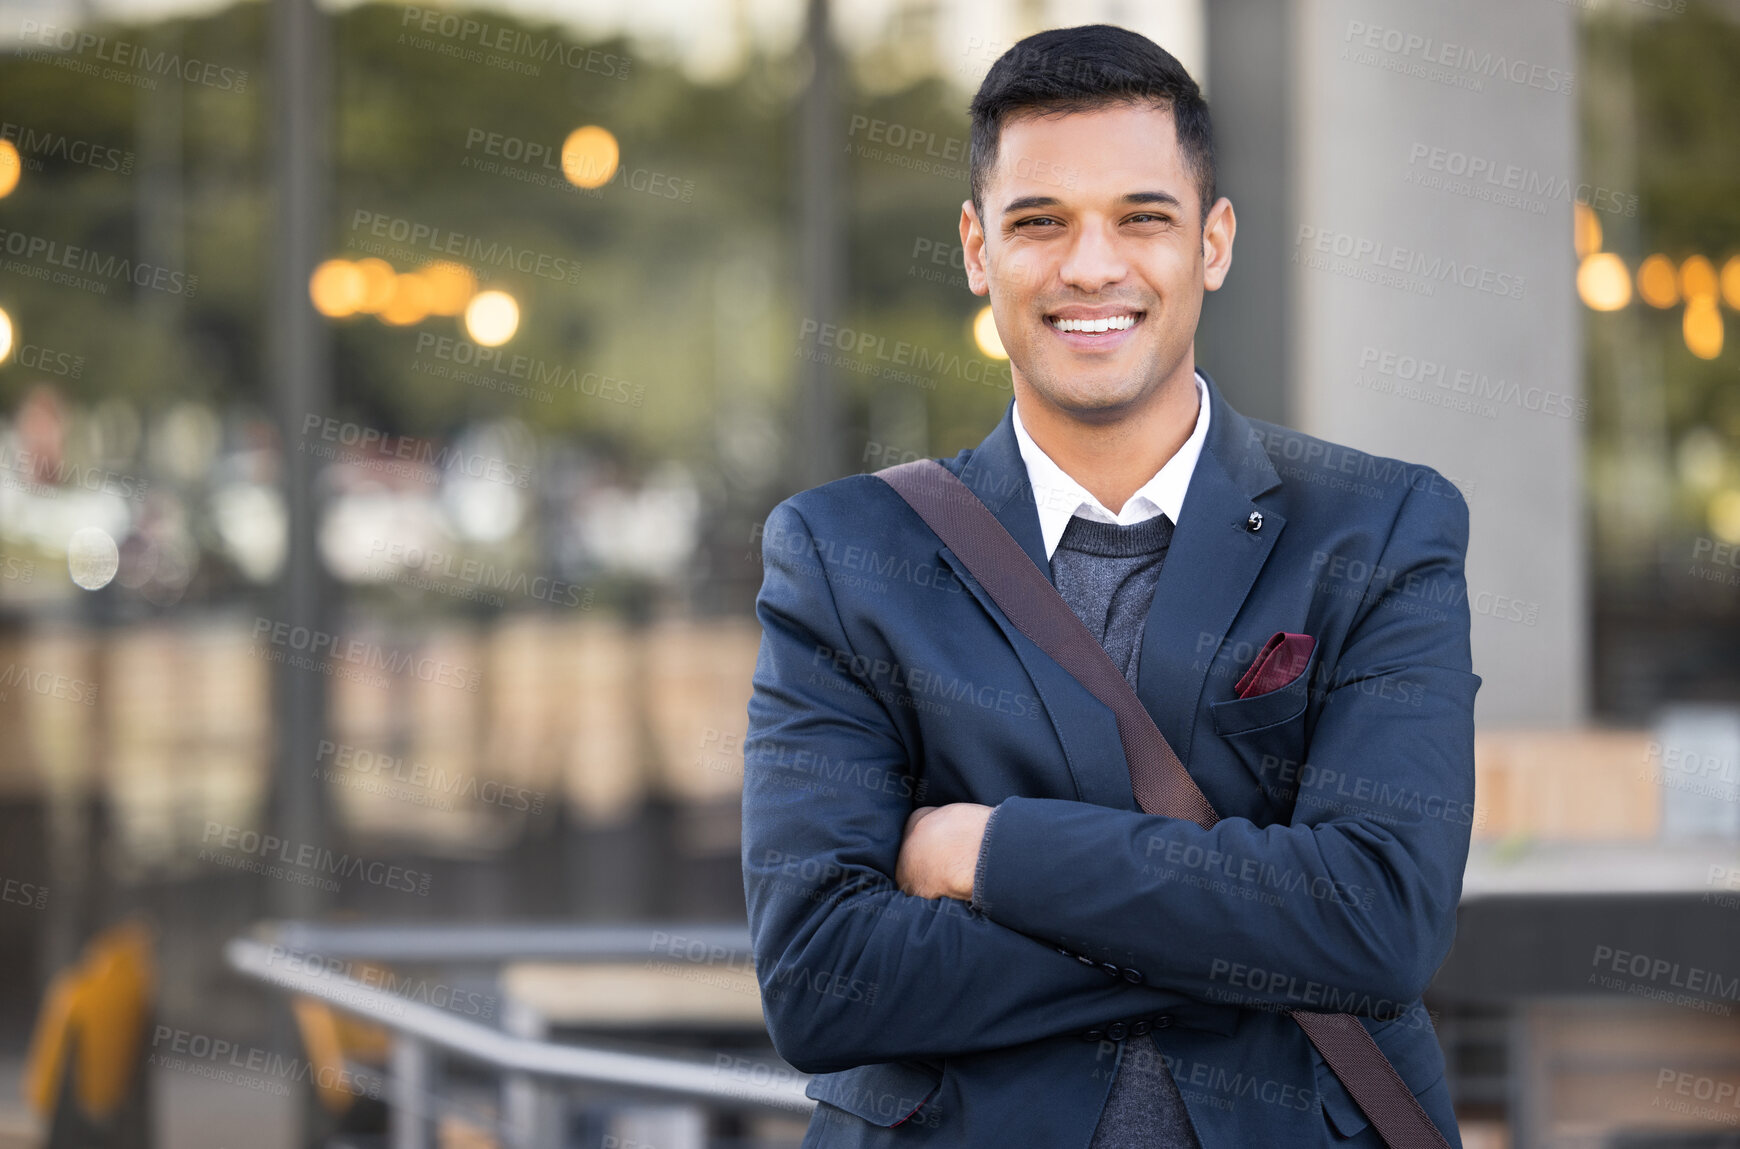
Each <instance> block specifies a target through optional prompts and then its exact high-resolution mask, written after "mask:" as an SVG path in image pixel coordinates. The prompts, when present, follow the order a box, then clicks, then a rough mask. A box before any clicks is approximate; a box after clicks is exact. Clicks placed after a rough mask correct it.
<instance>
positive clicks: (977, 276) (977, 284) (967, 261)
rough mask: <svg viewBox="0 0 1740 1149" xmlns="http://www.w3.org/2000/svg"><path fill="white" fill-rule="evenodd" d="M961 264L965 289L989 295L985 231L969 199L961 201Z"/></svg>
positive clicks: (975, 293) (977, 293) (989, 277)
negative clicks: (965, 279) (965, 274)
mask: <svg viewBox="0 0 1740 1149" xmlns="http://www.w3.org/2000/svg"><path fill="white" fill-rule="evenodd" d="M961 264H962V266H964V267H965V268H966V269H967V287H968V288H969V289H970V290H971V291H972V293H973V294H974V295H986V294H989V293H990V290H991V276H990V273H989V272H987V271H986V270H985V229H984V228H983V227H982V226H981V225H980V223H979V213H978V210H977V209H976V208H974V207H973V201H972V200H970V199H969V200H962V201H961Z"/></svg>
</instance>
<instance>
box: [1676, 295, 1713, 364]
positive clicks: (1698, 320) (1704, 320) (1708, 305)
mask: <svg viewBox="0 0 1740 1149" xmlns="http://www.w3.org/2000/svg"><path fill="white" fill-rule="evenodd" d="M1680 329H1681V330H1682V331H1683V332H1684V333H1685V336H1686V349H1687V350H1688V351H1690V352H1691V353H1692V354H1693V355H1696V356H1697V357H1698V358H1699V359H1714V358H1715V357H1716V356H1718V355H1720V354H1722V313H1721V312H1720V311H1718V310H1717V309H1716V297H1715V296H1713V295H1700V296H1698V297H1697V298H1696V299H1692V300H1688V301H1687V302H1686V314H1685V316H1684V317H1683V318H1682V319H1681V321H1680Z"/></svg>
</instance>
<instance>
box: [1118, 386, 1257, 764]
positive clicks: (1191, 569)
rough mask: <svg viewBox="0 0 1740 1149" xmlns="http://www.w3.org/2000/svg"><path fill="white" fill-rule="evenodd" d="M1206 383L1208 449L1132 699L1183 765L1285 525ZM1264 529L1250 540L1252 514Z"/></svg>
mask: <svg viewBox="0 0 1740 1149" xmlns="http://www.w3.org/2000/svg"><path fill="white" fill-rule="evenodd" d="M1203 378H1204V379H1206V380H1208V396H1209V403H1210V404H1211V406H1210V414H1209V427H1208V440H1207V442H1205V443H1204V444H1203V449H1202V454H1201V456H1199V457H1198V459H1197V462H1196V470H1195V472H1194V473H1193V474H1192V475H1191V478H1190V487H1189V489H1188V490H1187V491H1186V493H1185V496H1184V506H1183V509H1182V510H1181V511H1180V513H1179V519H1180V521H1179V522H1178V523H1177V524H1176V529H1175V530H1174V531H1173V534H1172V546H1171V548H1170V549H1169V550H1168V551H1167V553H1166V561H1165V563H1164V564H1163V565H1162V566H1161V568H1160V578H1159V580H1158V581H1157V582H1156V583H1155V585H1154V600H1153V602H1152V603H1151V604H1150V605H1149V608H1148V618H1147V623H1146V626H1145V628H1144V629H1143V632H1142V658H1141V664H1140V669H1139V671H1138V673H1137V676H1136V687H1137V690H1136V693H1137V694H1138V695H1139V696H1140V697H1141V699H1142V704H1143V705H1144V706H1145V707H1147V709H1148V713H1150V714H1152V715H1153V716H1154V724H1155V725H1156V726H1158V727H1159V728H1160V732H1161V733H1162V734H1164V735H1166V740H1167V741H1168V742H1170V743H1172V749H1173V750H1175V751H1176V752H1177V753H1178V757H1179V759H1180V760H1182V761H1183V762H1185V763H1189V761H1190V743H1191V738H1192V736H1193V734H1194V733H1195V729H1196V712H1197V704H1198V702H1199V701H1200V699H1201V697H1202V690H1203V686H1204V684H1205V683H1206V681H1207V678H1208V668H1209V665H1210V663H1212V662H1213V660H1214V656H1215V654H1216V653H1217V652H1218V651H1219V649H1220V646H1221V644H1222V643H1223V642H1224V641H1225V640H1226V635H1227V631H1228V629H1229V628H1230V627H1231V626H1232V623H1233V619H1234V618H1236V617H1237V616H1238V613H1239V609H1240V608H1241V607H1242V606H1243V605H1244V602H1245V597H1246V596H1247V595H1249V594H1250V590H1251V586H1252V584H1253V583H1255V582H1256V579H1257V573H1258V572H1259V571H1261V570H1262V569H1263V563H1264V562H1266V561H1267V560H1268V557H1269V553H1270V551H1272V550H1273V549H1274V545H1275V540H1276V539H1278V538H1279V537H1280V535H1281V531H1282V529H1283V528H1284V527H1285V526H1286V525H1287V521H1286V519H1284V518H1283V517H1282V516H1281V515H1280V514H1279V512H1277V511H1275V510H1272V509H1269V508H1268V507H1266V506H1264V505H1263V504H1262V503H1261V502H1259V499H1260V498H1261V496H1263V495H1265V494H1267V493H1268V492H1270V491H1272V490H1274V489H1275V488H1276V487H1279V486H1280V485H1281V480H1280V477H1279V476H1278V475H1276V474H1275V468H1274V465H1273V464H1272V463H1270V462H1269V457H1268V454H1267V453H1266V452H1265V451H1264V450H1263V448H1262V440H1261V436H1260V434H1259V433H1257V432H1255V431H1254V430H1253V429H1252V427H1251V425H1250V422H1249V421H1248V420H1247V419H1245V417H1244V416H1243V415H1240V414H1239V413H1238V412H1237V411H1234V410H1233V409H1232V408H1231V407H1230V406H1228V405H1227V402H1226V400H1225V399H1224V398H1222V397H1221V394H1220V388H1219V387H1217V386H1216V385H1215V383H1214V380H1212V379H1209V377H1208V374H1207V372H1204V373H1203ZM1259 510H1260V511H1261V512H1262V515H1263V519H1262V527H1261V529H1259V530H1256V531H1252V530H1251V529H1250V528H1249V526H1248V520H1249V518H1250V515H1251V512H1252V511H1259Z"/></svg>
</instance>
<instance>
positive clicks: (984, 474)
mask: <svg viewBox="0 0 1740 1149" xmlns="http://www.w3.org/2000/svg"><path fill="white" fill-rule="evenodd" d="M1014 409H1015V404H1014V402H1013V401H1011V402H1010V404H1009V408H1008V410H1005V411H1004V412H1003V421H1002V422H1000V423H998V424H997V426H996V428H995V429H994V430H993V431H992V432H991V433H990V434H989V435H987V436H986V437H985V441H984V442H983V443H980V444H979V446H978V447H977V449H975V450H974V451H973V452H972V453H971V454H968V453H967V452H962V453H961V454H960V455H958V456H956V457H955V458H953V459H945V460H944V461H943V465H944V466H946V467H948V469H949V470H951V471H953V472H954V473H955V474H956V475H957V476H959V477H960V480H961V481H962V482H963V483H965V484H966V485H967V487H968V488H969V489H970V490H971V491H972V492H973V494H975V495H977V496H978V498H979V501H980V502H982V503H984V504H985V506H987V507H988V508H990V510H991V513H992V514H993V515H995V516H996V517H997V521H998V522H1000V523H1002V524H1003V528H1004V529H1005V530H1007V531H1008V532H1009V533H1010V534H1011V535H1013V536H1014V537H1015V541H1016V542H1018V543H1020V544H1021V549H1022V550H1024V551H1026V552H1027V557H1028V558H1030V559H1032V560H1033V563H1034V565H1035V566H1037V567H1038V568H1039V569H1040V570H1042V571H1044V572H1045V577H1046V578H1047V579H1050V578H1051V562H1050V560H1049V559H1047V558H1046V555H1045V536H1044V534H1043V533H1042V532H1041V531H1040V529H1039V508H1038V506H1037V505H1036V504H1035V503H1034V501H1033V488H1032V486H1031V485H1030V484H1029V483H1028V481H1027V464H1026V463H1025V462H1023V461H1022V458H1021V448H1020V445H1019V444H1018V443H1017V442H1016V441H1015V424H1014V422H1013V420H1012V419H1011V416H1010V412H1012V411H1013V410H1014ZM938 556H939V557H940V558H941V560H942V561H943V562H944V563H946V564H947V565H948V567H949V569H950V570H952V571H954V573H955V577H956V578H958V579H959V580H960V581H961V585H962V586H964V587H966V588H967V590H968V592H969V593H970V594H972V596H973V597H974V598H975V599H977V600H978V602H979V605H980V606H981V607H983V608H984V610H985V613H986V614H988V615H990V616H991V618H992V620H993V621H995V622H996V624H997V628H998V629H999V630H1001V631H1002V632H1003V637H1004V638H1005V639H1007V640H1008V642H1009V645H1010V646H1011V647H1013V648H1014V650H1015V655H1016V657H1017V658H1019V659H1020V660H1021V665H1022V667H1023V668H1024V669H1025V670H1026V671H1027V677H1028V678H1030V679H1031V680H1032V681H1033V686H1034V690H1035V691H1036V692H1037V693H1038V695H1039V701H1040V703H1041V704H1042V705H1043V706H1044V707H1045V712H1046V714H1047V715H1048V716H1049V717H1050V719H1051V726H1052V729H1054V730H1056V731H1057V737H1058V741H1059V742H1060V743H1062V745H1063V754H1064V759H1065V761H1066V763H1067V764H1068V767H1069V772H1070V778H1071V781H1072V782H1073V783H1074V785H1075V795H1076V800H1077V801H1081V802H1092V803H1094V804H1095V805H1099V806H1113V807H1119V808H1124V809H1130V810H1134V809H1136V799H1135V796H1134V795H1133V794H1132V793H1131V791H1130V775H1129V770H1128V768H1127V767H1126V766H1125V765H1124V745H1123V743H1122V742H1121V741H1120V740H1119V738H1118V724H1117V720H1116V719H1115V718H1114V717H1113V716H1112V712H1111V710H1110V709H1108V708H1107V707H1106V706H1105V705H1104V704H1103V703H1101V702H1100V701H1099V700H1098V699H1097V698H1095V697H1094V696H1093V695H1092V694H1090V693H1089V692H1088V690H1087V688H1086V687H1084V686H1082V684H1081V683H1079V682H1077V681H1076V680H1075V678H1074V677H1073V676H1072V675H1070V674H1069V672H1068V671H1066V670H1064V669H1063V667H1061V666H1059V665H1058V664H1057V663H1056V662H1054V661H1053V660H1052V659H1051V657H1050V656H1049V655H1047V654H1046V653H1045V652H1044V651H1042V650H1040V649H1039V647H1038V646H1037V645H1035V644H1034V642H1033V641H1032V640H1031V639H1029V638H1028V637H1027V636H1026V635H1024V634H1022V633H1021V632H1020V631H1018V630H1016V629H1015V627H1014V625H1013V624H1012V623H1010V621H1009V619H1008V617H1007V616H1006V615H1005V614H1004V613H1003V611H1002V610H1001V609H1000V608H999V607H998V606H997V604H996V603H995V602H993V601H992V600H991V596H990V595H989V594H987V593H985V589H984V587H982V586H980V585H979V581H978V580H977V579H975V578H974V577H973V576H972V573H971V572H970V571H968V570H967V567H966V564H965V563H963V562H962V561H961V560H960V559H959V558H958V557H957V556H956V555H955V553H954V552H953V551H951V550H949V549H948V548H947V547H942V548H940V549H939V551H938Z"/></svg>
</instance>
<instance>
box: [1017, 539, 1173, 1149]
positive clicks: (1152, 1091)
mask: <svg viewBox="0 0 1740 1149" xmlns="http://www.w3.org/2000/svg"><path fill="white" fill-rule="evenodd" d="M1171 543H1172V520H1171V519H1168V518H1167V517H1166V516H1165V515H1156V516H1155V517H1153V518H1151V519H1148V520H1146V521H1144V522H1140V523H1133V524H1131V525H1129V526H1119V525H1117V524H1114V523H1100V522H1095V521H1093V520H1091V519H1083V518H1079V517H1077V518H1072V519H1070V521H1069V526H1067V527H1066V528H1064V532H1063V538H1062V539H1061V540H1059V542H1058V544H1057V551H1056V553H1055V554H1053V555H1052V556H1051V576H1052V579H1053V581H1054V582H1056V584H1057V589H1058V591H1059V592H1060V593H1061V594H1062V595H1063V598H1064V601H1066V602H1068V603H1069V607H1070V609H1071V610H1073V611H1074V612H1075V616H1076V617H1077V618H1079V619H1081V620H1082V622H1083V623H1084V624H1085V625H1086V626H1087V628H1088V631H1089V632H1090V633H1091V634H1092V635H1093V636H1094V637H1095V638H1097V639H1099V640H1100V645H1101V646H1103V647H1105V648H1106V653H1107V654H1109V655H1111V656H1112V661H1113V662H1114V663H1116V664H1117V666H1118V669H1120V670H1122V671H1123V672H1124V678H1125V679H1126V680H1128V682H1129V683H1130V685H1131V686H1132V687H1133V686H1135V685H1136V668H1137V667H1138V666H1139V665H1140V664H1141V661H1142V628H1143V625H1144V623H1145V622H1146V621H1147V617H1148V605H1149V604H1150V603H1151V602H1152V601H1153V599H1154V583H1155V581H1156V580H1158V579H1159V577H1160V566H1161V564H1162V563H1163V562H1164V561H1165V560H1166V550H1167V548H1168V547H1169V546H1170V545H1171ZM1123 1046H1124V1048H1123V1056H1122V1057H1121V1058H1119V1060H1118V1063H1117V1065H1118V1068H1117V1071H1116V1076H1115V1077H1114V1078H1113V1079H1112V1091H1111V1095H1110V1096H1108V1097H1107V1098H1106V1107H1105V1109H1104V1110H1103V1111H1101V1113H1100V1123H1099V1127H1098V1128H1097V1129H1095V1130H1094V1137H1093V1141H1092V1142H1091V1143H1090V1144H1089V1146H1088V1149H1200V1147H1199V1143H1198V1141H1197V1139H1196V1132H1195V1130H1194V1129H1193V1128H1192V1127H1191V1124H1190V1115H1189V1114H1188V1113H1187V1112H1186V1111H1185V1108H1184V1100H1183V1098H1181V1097H1180V1096H1179V1095H1178V1086H1177V1085H1176V1084H1175V1083H1174V1082H1173V1080H1172V1074H1171V1073H1170V1072H1169V1071H1168V1070H1167V1068H1166V1066H1165V1064H1164V1063H1163V1062H1162V1060H1161V1057H1160V1050H1159V1048H1158V1047H1157V1046H1156V1045H1155V1044H1154V1039H1153V1038H1152V1037H1151V1036H1149V1035H1147V1034H1144V1035H1142V1036H1141V1037H1130V1038H1127V1039H1126V1040H1125V1041H1124V1043H1123Z"/></svg>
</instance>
